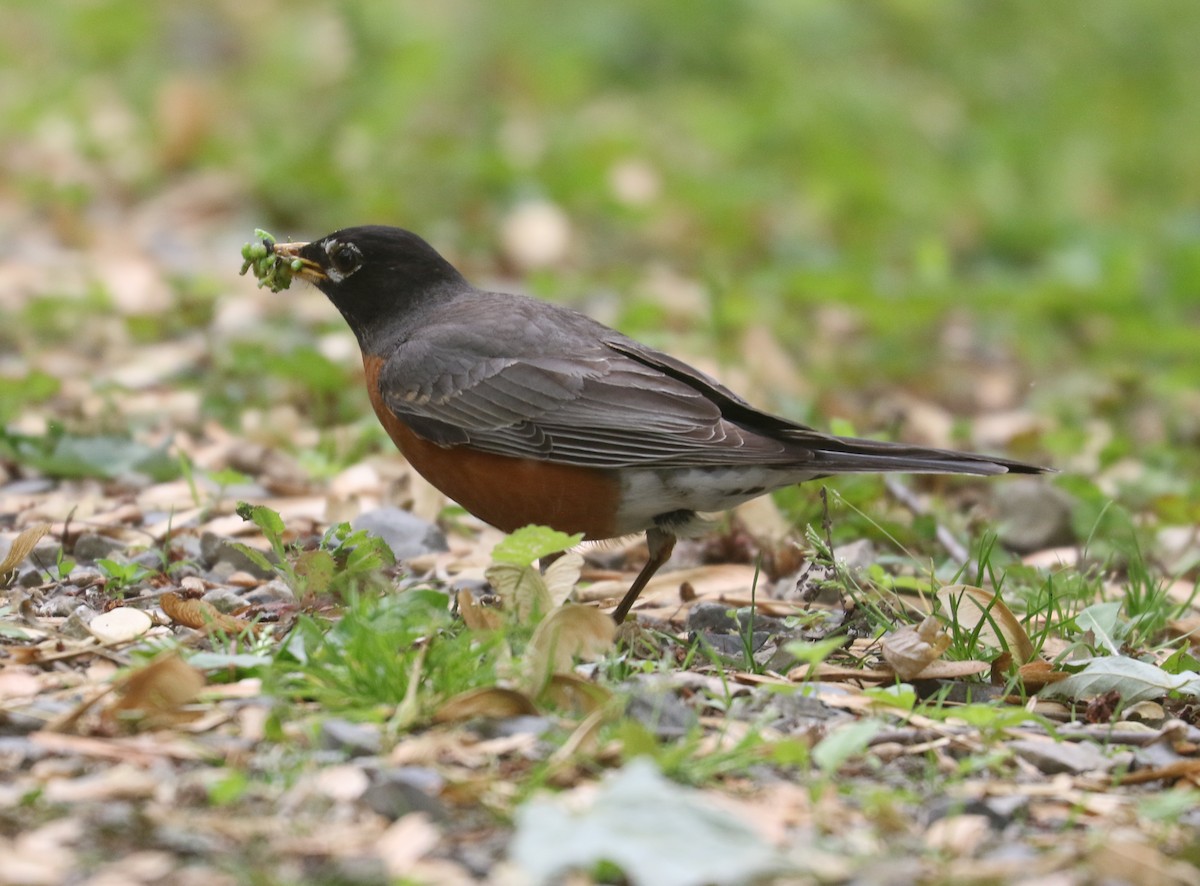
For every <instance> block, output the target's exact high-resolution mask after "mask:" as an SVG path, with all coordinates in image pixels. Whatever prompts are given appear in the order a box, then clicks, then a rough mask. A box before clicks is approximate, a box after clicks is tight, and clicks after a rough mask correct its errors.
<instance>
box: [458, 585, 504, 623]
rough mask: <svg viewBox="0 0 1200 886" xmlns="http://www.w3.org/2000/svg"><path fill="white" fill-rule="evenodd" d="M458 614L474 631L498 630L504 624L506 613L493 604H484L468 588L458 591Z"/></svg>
mask: <svg viewBox="0 0 1200 886" xmlns="http://www.w3.org/2000/svg"><path fill="white" fill-rule="evenodd" d="M458 614H459V615H461V616H462V620H463V624H465V625H466V626H467V627H468V628H469V629H471V630H472V631H497V630H499V629H500V628H501V627H503V626H504V613H503V612H501V611H500V610H499V609H496V608H494V607H492V606H484V605H483V604H482V603H480V602H479V600H477V599H476V598H475V595H474V594H472V593H471V592H470V591H469V590H467V589H466V588H462V589H461V590H459V592H458Z"/></svg>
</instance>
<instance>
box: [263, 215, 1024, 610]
mask: <svg viewBox="0 0 1200 886" xmlns="http://www.w3.org/2000/svg"><path fill="white" fill-rule="evenodd" d="M267 246H268V249H269V250H272V251H273V254H274V255H275V256H277V257H278V258H279V259H282V260H284V261H286V262H287V263H288V267H289V268H290V269H291V271H292V272H293V273H294V275H295V276H297V277H299V278H300V279H301V280H305V281H307V282H310V283H312V284H314V285H315V286H316V287H317V288H318V289H319V290H320V291H321V292H322V293H324V294H325V295H326V296H327V297H328V299H329V300H330V301H331V302H332V303H333V305H334V307H336V308H337V310H338V311H339V312H340V313H341V315H342V317H343V318H344V319H345V321H346V323H347V324H348V325H349V327H350V329H351V331H352V332H353V333H354V336H355V338H356V339H357V340H358V345H359V348H360V350H361V352H362V361H363V368H364V374H365V377H366V385H367V394H368V396H369V397H370V401H371V405H372V407H373V409H374V411H375V414H376V416H377V417H378V419H379V421H380V423H381V424H382V425H383V427H384V429H385V430H386V431H387V433H388V436H389V437H390V438H391V439H392V442H393V443H395V445H396V447H397V448H398V449H399V450H400V452H401V454H402V455H403V456H404V458H405V459H406V460H407V461H408V462H409V464H410V465H411V466H412V467H413V468H414V469H415V470H416V471H417V472H418V473H419V474H421V475H422V476H423V477H424V478H425V479H426V480H428V481H429V482H430V483H431V484H433V486H435V487H437V488H438V489H439V490H440V491H441V492H443V493H444V494H445V495H446V496H447V497H448V498H450V499H452V500H453V501H455V502H457V503H458V504H459V505H461V506H462V507H463V508H465V509H466V510H467V511H469V512H470V513H472V514H474V515H475V516H476V517H478V518H479V519H481V520H482V521H484V522H485V523H488V524H491V525H492V526H495V527H496V528H498V529H500V530H502V531H504V532H512V531H514V530H516V529H519V528H521V527H523V526H526V525H530V524H540V525H544V526H549V527H551V528H553V529H557V530H560V531H562V532H566V533H571V534H575V533H580V534H582V536H583V538H584V539H585V540H601V539H614V538H621V537H625V536H629V535H633V534H636V533H639V532H645V533H646V542H647V548H648V550H649V558H648V560H647V562H646V565H645V566H644V567H643V568H642V570H641V571H640V572H639V573H638V575H637V577H636V579H635V580H634V582H633V584H632V585H631V586H630V588H629V590H628V591H627V592H626V593H625V595H624V596H623V597H622V599H621V600H620V602H619V603H618V604H617V606H616V608H615V609H614V610H613V612H612V617H613V619H614V620H615V621H616V622H617V623H620V622H622V621H624V620H625V618H626V617H627V616H628V615H629V613H630V611H631V610H632V608H633V606H634V603H635V602H636V601H637V598H638V596H639V594H640V593H641V592H642V590H643V589H644V588H645V586H646V584H647V583H648V582H649V581H650V579H651V578H652V577H653V576H654V574H655V573H656V572H658V570H659V569H660V568H661V567H662V566H663V564H665V563H666V562H667V560H668V558H669V557H670V555H671V552H672V550H673V548H674V547H675V543H676V540H677V538H679V537H681V536H689V535H694V534H697V533H698V532H701V531H703V527H704V526H705V525H706V521H705V520H704V518H703V517H702V516H701V515H702V514H712V513H715V512H720V511H725V510H728V509H730V508H733V507H736V506H738V505H740V504H743V503H744V502H747V501H749V500H751V499H753V498H756V497H758V496H761V495H765V494H767V493H769V492H771V491H773V490H776V489H780V488H783V487H786V486H791V485H793V484H797V483H802V482H805V481H808V480H814V479H818V478H822V477H827V476H830V475H834V474H848V473H854V474H857V473H884V472H903V473H938V474H975V475H982V476H990V475H997V474H1005V473H1017V474H1040V473H1044V472H1046V471H1047V470H1048V469H1046V468H1043V467H1039V466H1037V465H1033V464H1028V463H1025V462H1020V461H1013V460H1010V459H1007V458H998V457H993V456H991V455H982V454H977V453H970V452H955V451H951V450H943V449H932V448H926V447H920V446H910V445H906V444H903V443H892V442H881V441H876V440H867V439H857V438H851V437H840V436H835V435H833V434H827V433H823V432H821V431H819V430H816V429H814V428H812V427H809V426H807V425H804V424H800V423H798V422H795V421H791V420H789V419H787V418H783V417H781V416H778V415H773V414H771V413H769V412H766V411H763V410H761V409H759V408H757V407H755V406H753V405H751V404H750V403H749V402H748V401H747V400H745V399H743V398H742V397H741V396H739V395H738V394H736V393H734V392H733V391H732V390H730V389H729V388H727V387H725V386H724V385H722V384H721V383H720V382H718V381H717V380H716V379H714V378H711V377H709V376H708V375H707V374H705V373H703V372H701V371H699V370H697V369H695V368H694V367H692V366H690V365H688V364H687V363H685V362H683V361H682V360H679V359H676V358H675V357H672V356H670V355H669V354H666V353H663V352H662V351H659V350H656V349H655V348H652V347H649V346H648V345H645V344H642V343H641V342H638V341H636V340H634V339H633V338H630V337H628V336H626V335H623V334H622V333H620V332H618V331H617V330H615V329H612V328H610V327H608V326H605V325H603V324H601V323H599V322H597V321H596V320H593V319H591V318H590V317H588V316H586V315H585V314H582V313H580V312H578V311H574V310H571V309H569V308H566V307H563V306H560V305H556V304H552V303H549V302H546V301H542V300H540V299H536V298H531V297H528V296H524V295H517V294H512V293H503V292H491V291H487V290H484V289H479V288H476V287H475V286H473V285H472V284H471V283H469V282H468V281H467V280H466V278H465V277H463V275H462V274H461V273H459V271H458V270H457V269H456V268H455V267H454V266H453V265H452V264H451V263H450V262H449V261H447V260H446V259H445V258H443V257H442V256H441V255H440V254H439V253H438V252H437V251H436V250H435V249H434V248H433V247H432V246H430V245H429V243H427V242H426V241H425V240H423V239H422V238H421V237H420V236H418V235H417V234H414V233H412V232H411V231H408V230H405V229H402V228H397V227H390V226H383V225H367V226H360V227H348V228H343V229H341V230H338V231H334V232H333V233H331V234H327V235H326V236H324V237H321V238H320V239H317V240H313V241H311V242H289V243H283V242H274V241H268V242H267Z"/></svg>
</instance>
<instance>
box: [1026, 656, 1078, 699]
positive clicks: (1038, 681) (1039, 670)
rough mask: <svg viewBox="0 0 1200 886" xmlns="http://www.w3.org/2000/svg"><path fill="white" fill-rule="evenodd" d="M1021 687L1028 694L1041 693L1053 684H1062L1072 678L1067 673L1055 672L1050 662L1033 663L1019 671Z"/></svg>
mask: <svg viewBox="0 0 1200 886" xmlns="http://www.w3.org/2000/svg"><path fill="white" fill-rule="evenodd" d="M1017 676H1018V677H1020V678H1021V685H1022V686H1024V687H1025V689H1026V691H1028V692H1039V691H1041V690H1042V689H1043V688H1045V687H1046V686H1049V685H1051V684H1052V683H1060V682H1062V681H1063V680H1065V679H1067V677H1069V676H1071V675H1070V674H1068V673H1067V672H1066V671H1059V670H1055V668H1054V665H1052V664H1050V662H1048V661H1031V662H1029V663H1028V664H1023V665H1021V667H1019V668H1018V669H1017Z"/></svg>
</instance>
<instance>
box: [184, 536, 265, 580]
mask: <svg viewBox="0 0 1200 886" xmlns="http://www.w3.org/2000/svg"><path fill="white" fill-rule="evenodd" d="M234 544H235V543H234V542H233V541H231V540H230V539H228V538H223V537H222V536H219V535H216V534H215V533H212V532H206V533H204V534H203V535H202V536H200V562H201V564H203V566H204V568H205V569H211V570H214V571H215V570H216V569H217V567H218V566H220V565H221V564H222V563H223V564H226V565H227V566H229V567H232V571H233V572H248V573H249V574H250V575H253V576H254V577H255V578H271V577H272V576H274V575H275V570H273V569H264V568H263V567H261V566H259V565H258V564H257V563H255V562H254V560H252V559H251V558H250V557H248V556H246V555H245V554H244V553H242V552H241V551H240V550H238V549H237V548H236V547H234ZM265 556H266V557H267V559H268V560H273V559H274V555H273V554H270V553H267V554H265Z"/></svg>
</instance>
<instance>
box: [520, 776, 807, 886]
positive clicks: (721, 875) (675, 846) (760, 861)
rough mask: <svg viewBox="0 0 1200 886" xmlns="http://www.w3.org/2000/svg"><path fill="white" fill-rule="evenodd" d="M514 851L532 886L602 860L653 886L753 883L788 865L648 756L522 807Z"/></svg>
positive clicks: (738, 822)
mask: <svg viewBox="0 0 1200 886" xmlns="http://www.w3.org/2000/svg"><path fill="white" fill-rule="evenodd" d="M585 798H586V805H584V807H583V808H579V806H580V801H582V800H584V799H585ZM509 851H510V855H511V857H512V858H513V859H514V861H515V862H516V863H517V864H518V866H519V867H520V868H521V869H522V873H523V874H524V878H525V880H524V881H525V882H532V883H547V882H559V880H560V879H561V877H562V875H564V874H565V873H567V872H569V871H572V870H590V869H591V868H593V867H594V866H595V865H596V864H598V863H599V862H602V861H607V862H610V863H612V864H615V865H616V866H618V867H619V868H620V869H621V871H622V872H623V873H624V874H625V876H626V878H627V879H628V880H629V881H630V882H633V883H653V884H655V886H702V884H709V883H712V884H727V883H749V882H753V881H755V880H756V879H757V878H759V877H763V876H765V875H767V874H769V873H772V872H775V871H779V870H781V869H783V868H784V867H785V862H784V860H783V859H782V858H781V857H780V856H779V855H778V853H776V852H775V850H774V849H772V848H771V847H770V846H769V845H768V844H767V843H766V841H765V840H763V839H762V837H761V836H760V835H759V834H758V833H757V832H756V831H754V830H753V829H752V828H750V827H748V826H747V825H746V824H745V823H743V822H742V821H741V820H739V819H738V818H737V817H735V816H733V815H730V814H729V813H727V812H725V811H724V810H722V809H719V808H717V807H715V806H714V805H713V804H711V803H709V802H708V801H707V800H706V798H705V797H704V795H703V794H702V793H701V792H699V791H695V790H691V789H688V788H683V787H680V786H679V785H676V784H674V783H672V782H670V781H668V780H667V779H665V778H664V777H663V776H662V775H661V774H660V773H659V771H658V768H657V767H656V766H655V764H654V763H652V762H651V761H650V760H648V759H646V758H645V757H638V758H637V759H634V760H633V761H631V762H630V763H629V764H628V765H626V766H625V768H624V769H622V770H620V771H619V772H617V773H615V774H613V775H611V776H609V777H608V778H606V779H605V780H604V782H602V783H601V784H600V785H599V787H598V788H595V789H591V788H580V789H576V790H575V791H570V792H567V793H566V794H562V795H557V796H554V797H537V798H535V799H533V800H530V801H529V802H527V803H525V804H524V805H523V806H521V807H520V808H519V809H518V810H517V814H516V833H515V834H514V836H513V840H512V844H511V846H510V850H509Z"/></svg>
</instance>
